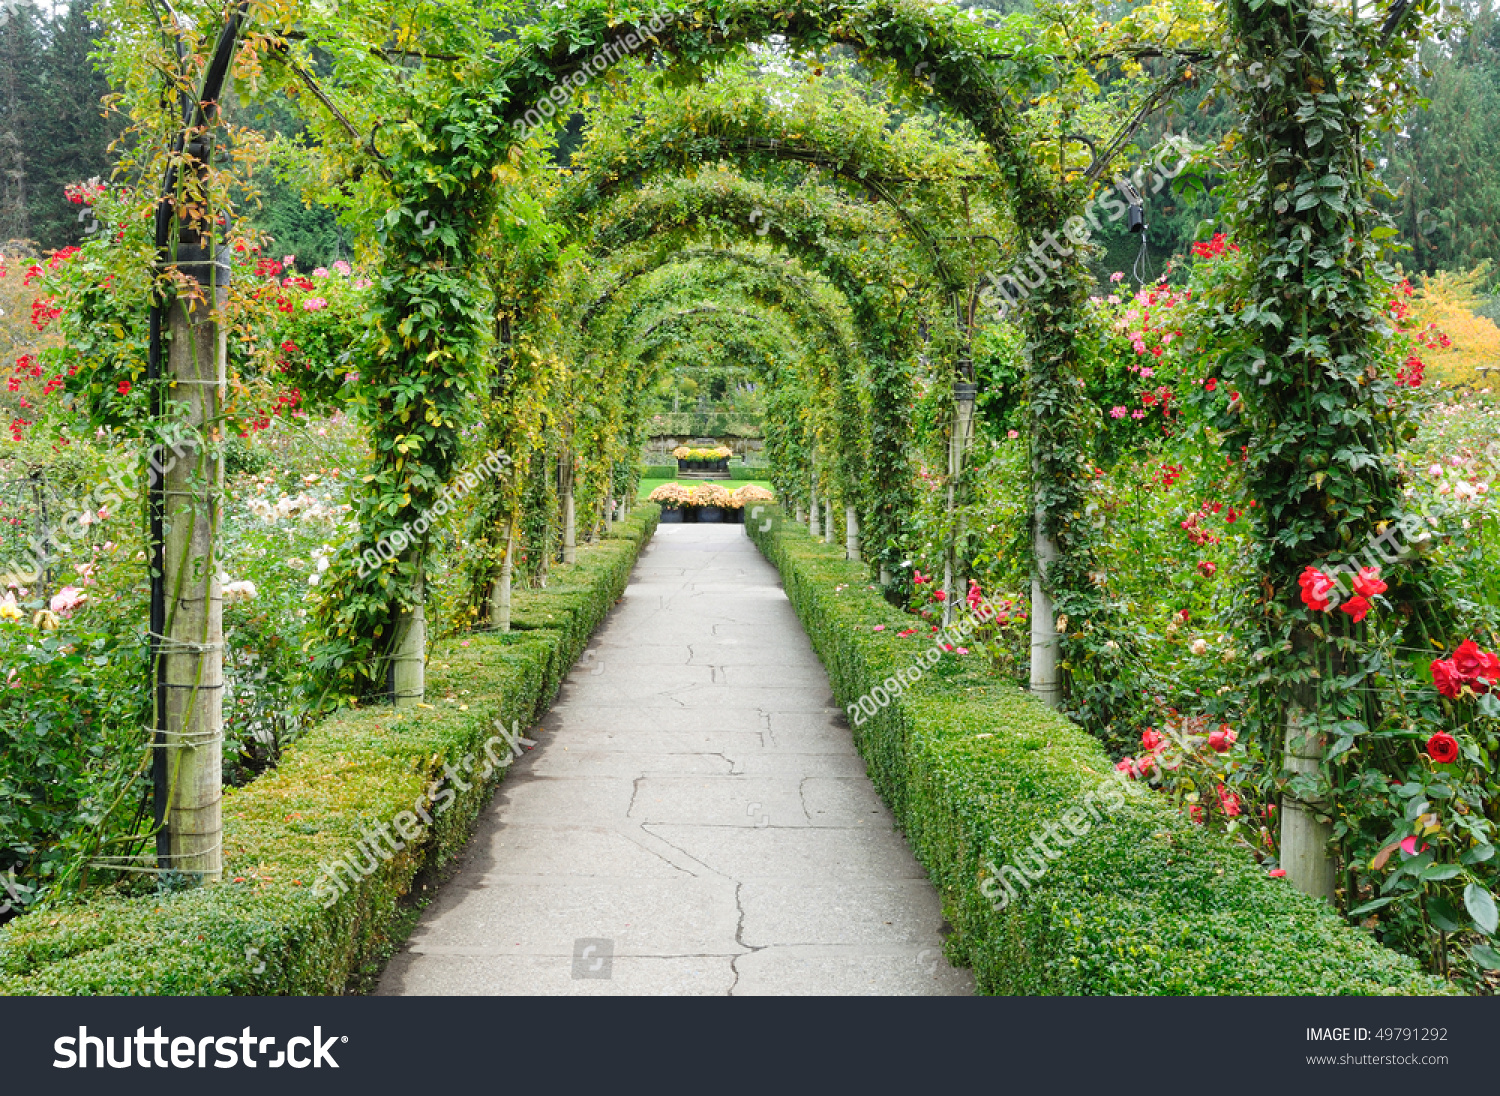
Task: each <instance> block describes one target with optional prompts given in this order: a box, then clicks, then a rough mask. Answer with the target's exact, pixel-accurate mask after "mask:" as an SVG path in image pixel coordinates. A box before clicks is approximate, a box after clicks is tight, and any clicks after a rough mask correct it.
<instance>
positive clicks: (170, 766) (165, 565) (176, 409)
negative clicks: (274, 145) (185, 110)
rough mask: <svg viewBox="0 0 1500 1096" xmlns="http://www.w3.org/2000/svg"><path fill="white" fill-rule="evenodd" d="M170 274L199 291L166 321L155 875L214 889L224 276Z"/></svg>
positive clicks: (190, 265) (199, 267)
mask: <svg viewBox="0 0 1500 1096" xmlns="http://www.w3.org/2000/svg"><path fill="white" fill-rule="evenodd" d="M188 251H189V249H188V248H187V247H182V248H179V253H178V255H179V268H180V269H182V270H183V272H184V273H186V274H188V275H189V276H190V277H192V278H194V279H195V280H197V281H198V286H197V290H196V293H195V295H194V296H192V297H189V296H187V295H186V294H184V295H183V296H180V297H179V298H178V299H177V300H176V301H175V302H173V304H172V305H171V307H170V310H169V312H168V324H169V326H168V330H169V332H170V334H171V343H170V346H169V347H168V351H167V374H166V380H167V382H168V384H167V391H166V404H167V411H168V421H169V422H179V423H181V424H182V427H183V433H182V435H181V437H180V438H179V440H178V441H177V442H176V444H175V445H174V446H173V449H174V451H175V459H173V460H172V461H170V462H169V463H168V464H167V466H166V468H165V469H164V470H163V473H164V474H163V512H164V521H163V544H162V572H163V573H162V583H163V587H164V590H165V594H166V622H165V631H164V632H163V638H162V641H161V642H160V645H159V647H158V650H159V651H160V675H161V676H160V680H161V682H162V683H163V688H162V689H160V690H159V691H158V696H159V697H160V696H164V697H165V700H164V703H165V712H163V713H159V714H161V715H164V716H165V719H162V720H159V722H158V723H157V725H158V726H160V727H162V728H164V734H163V736H162V739H161V742H162V745H161V747H160V748H162V749H164V751H165V755H166V769H167V773H166V783H167V799H166V803H165V804H164V807H165V810H164V811H163V815H162V821H163V822H164V824H165V831H164V832H165V833H166V841H165V842H161V843H159V845H158V850H159V851H162V845H165V850H164V851H165V853H166V856H165V858H164V859H165V860H166V862H165V864H163V866H164V867H167V868H170V869H173V870H175V871H179V872H184V873H190V874H193V875H197V876H199V877H201V878H203V879H206V880H215V879H218V878H219V877H220V875H221V874H222V872H223V856H222V845H223V841H222V839H223V824H222V820H221V805H222V797H223V792H222V786H221V785H222V780H223V747H224V710H223V693H224V603H223V596H222V594H221V592H220V587H219V567H218V562H217V560H216V559H215V549H216V547H217V545H216V539H217V533H218V524H219V516H220V500H221V497H222V494H223V483H224V463H223V458H222V456H221V453H222V450H221V448H220V446H219V445H218V442H220V441H221V440H222V439H220V438H219V437H217V436H216V435H217V431H218V419H219V404H220V400H221V398H222V393H223V390H224V383H225V376H224V366H225V357H226V354H225V350H226V338H225V335H224V333H222V332H221V331H220V329H219V325H218V323H217V322H216V316H215V312H216V310H217V308H219V307H223V306H224V305H225V304H226V303H227V301H228V295H229V292H228V286H227V283H228V279H229V267H228V264H227V263H224V264H223V265H220V266H217V267H216V266H214V265H213V264H211V263H210V262H208V261H207V255H206V253H203V254H202V258H201V259H199V258H198V253H196V252H194V253H193V255H194V258H195V259H197V261H192V262H184V261H182V260H183V258H184V253H185V252H188Z"/></svg>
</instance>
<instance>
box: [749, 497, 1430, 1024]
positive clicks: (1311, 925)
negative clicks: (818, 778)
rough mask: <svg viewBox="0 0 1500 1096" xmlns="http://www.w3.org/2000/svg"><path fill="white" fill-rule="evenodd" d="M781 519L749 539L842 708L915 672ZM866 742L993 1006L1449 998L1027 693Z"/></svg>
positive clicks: (923, 696)
mask: <svg viewBox="0 0 1500 1096" xmlns="http://www.w3.org/2000/svg"><path fill="white" fill-rule="evenodd" d="M769 511H770V520H769V521H766V522H761V523H755V522H752V523H748V524H747V525H746V532H747V533H748V534H749V535H750V537H751V539H752V540H753V541H754V542H755V543H756V544H757V545H758V546H759V548H760V549H761V551H762V552H763V553H764V554H765V556H766V557H767V558H768V559H769V560H770V561H771V563H772V564H774V565H775V566H776V568H777V569H778V570H779V571H780V572H781V577H782V582H783V585H784V586H785V589H786V593H787V596H788V597H789V598H790V600H791V603H792V606H793V608H794V609H795V610H796V612H797V615H798V617H799V618H800V619H801V621H802V624H803V627H804V628H805V629H806V631H807V633H808V636H809V637H810V638H811V640H812V645H813V648H814V649H815V650H816V651H817V653H818V657H819V658H820V659H821V660H822V662H823V665H824V667H825V668H826V669H827V671H828V676H829V679H830V681H831V683H832V685H833V692H834V696H835V697H836V698H837V699H838V701H839V703H840V704H841V705H843V706H845V707H847V706H848V705H850V704H853V703H855V702H856V701H857V700H858V699H859V698H860V697H861V696H864V695H867V694H869V693H870V692H871V691H872V690H873V689H874V688H875V687H876V686H877V685H882V684H883V683H884V682H886V681H887V680H888V679H890V678H892V677H894V676H895V675H897V674H898V673H901V672H903V671H909V670H910V668H911V667H912V666H913V665H915V664H916V658H917V656H918V655H919V654H920V653H921V652H922V651H923V650H924V649H925V648H928V647H929V646H930V645H929V644H926V643H922V644H921V645H920V646H918V643H919V641H918V640H914V639H911V638H901V637H899V636H897V635H896V633H897V632H898V631H899V630H901V629H903V628H905V627H908V626H910V624H911V622H912V618H911V617H909V616H906V615H904V614H902V613H901V612H900V611H899V610H896V609H894V608H892V607H891V606H890V605H889V604H887V603H886V601H885V600H884V599H883V598H882V597H881V596H880V593H879V591H878V590H877V589H876V588H875V587H873V586H871V585H869V574H868V571H867V570H866V568H865V567H864V565H862V564H857V563H848V562H845V561H844V559H843V558H842V549H841V548H837V547H834V546H830V545H825V544H823V543H822V542H821V541H815V540H814V539H813V538H811V537H809V536H808V535H807V532H806V530H805V529H803V528H802V527H801V526H800V525H798V524H797V523H794V522H791V521H789V520H787V519H786V517H785V515H784V514H782V513H781V512H780V510H779V509H777V508H769ZM876 625H884V628H883V629H882V630H881V631H879V632H876V631H875V630H874V628H875V626H876ZM948 657H954V656H948ZM853 734H854V739H855V744H856V745H857V746H858V748H859V750H860V752H861V754H862V755H863V756H864V758H865V761H866V763H867V766H868V769H869V773H870V776H871V778H872V779H873V780H874V782H875V785H876V787H877V788H878V789H879V790H880V792H881V794H882V795H883V796H884V797H885V799H886V800H887V801H888V802H889V803H890V804H891V807H892V808H893V811H894V813H895V815H896V818H897V820H898V822H899V824H900V825H901V827H902V829H903V830H904V831H905V833H906V835H907V838H908V839H909V841H910V842H911V845H912V848H913V850H914V851H915V853H916V855H917V857H918V859H919V860H921V862H922V863H923V865H925V867H926V869H927V872H928V875H929V876H930V877H931V879H932V881H933V883H934V884H936V886H937V888H938V890H939V891H940V893H941V895H942V899H943V906H944V912H945V915H946V916H947V918H948V920H949V922H950V924H951V925H952V926H953V930H954V931H953V932H952V933H951V934H950V935H949V936H948V937H947V940H946V943H945V948H946V949H947V952H948V955H949V958H950V959H952V960H953V961H954V962H956V963H959V964H962V965H965V966H970V967H972V968H973V970H974V973H975V977H976V981H977V984H978V987H979V989H980V991H981V992H983V993H989V994H1063V995H1094V994H1122V995H1130V996H1150V995H1178V994H1210V995H1249V994H1287V995H1318V996H1332V995H1346V994H1434V993H1445V992H1453V991H1451V990H1450V988H1449V987H1448V986H1447V985H1446V983H1444V982H1442V981H1440V980H1438V979H1435V978H1432V977H1429V976H1428V975H1426V974H1424V973H1422V972H1421V970H1420V968H1419V967H1418V965H1417V964H1416V963H1415V962H1414V961H1413V960H1411V959H1410V958H1408V957H1406V956H1403V955H1399V954H1397V953H1396V952H1393V951H1391V950H1389V949H1387V948H1385V947H1383V946H1382V945H1380V944H1379V943H1378V942H1377V941H1376V940H1375V939H1374V938H1373V937H1372V936H1370V935H1369V934H1368V933H1367V932H1365V931H1364V930H1362V929H1359V928H1355V927H1353V926H1350V925H1348V924H1346V923H1345V922H1344V921H1342V920H1341V919H1340V918H1339V917H1338V916H1337V914H1335V913H1334V912H1333V911H1331V910H1329V909H1328V908H1327V907H1326V906H1325V905H1323V904H1322V903H1320V902H1318V901H1316V900H1314V899H1311V898H1309V897H1307V896H1305V895H1303V894H1300V893H1298V892H1297V891H1295V890H1294V889H1293V888H1292V887H1291V886H1290V885H1288V884H1287V883H1286V882H1285V880H1282V879H1273V878H1270V877H1269V876H1268V875H1267V874H1266V872H1265V871H1264V870H1263V869H1262V868H1260V867H1259V866H1258V865H1257V864H1256V863H1255V862H1254V861H1253V859H1252V858H1250V857H1249V856H1247V855H1246V854H1245V853H1244V851H1243V850H1241V849H1237V848H1235V847H1233V846H1232V845H1231V844H1230V843H1229V842H1228V841H1227V840H1226V839H1224V838H1222V837H1221V836H1219V835H1217V834H1214V833H1210V832H1206V831H1204V830H1203V829H1202V828H1200V827H1197V826H1194V825H1192V824H1191V823H1190V822H1188V821H1187V820H1186V819H1185V818H1183V817H1182V816H1181V815H1180V814H1179V813H1178V812H1177V811H1175V810H1173V809H1172V808H1171V807H1170V806H1169V805H1168V804H1167V803H1166V802H1165V801H1164V800H1161V799H1159V798H1157V797H1156V796H1155V793H1152V792H1149V791H1147V790H1146V789H1143V788H1140V787H1137V786H1132V785H1129V784H1122V782H1121V781H1120V779H1119V778H1118V777H1117V776H1116V774H1115V773H1114V770H1113V767H1112V765H1111V762H1110V759H1109V757H1108V755H1107V754H1106V753H1105V751H1104V748H1103V747H1102V746H1101V745H1100V743H1099V742H1098V741H1097V740H1095V739H1094V738H1093V737H1092V736H1090V735H1089V734H1088V733H1087V732H1086V731H1084V730H1083V729H1081V728H1079V727H1077V726H1075V725H1074V724H1072V723H1070V722H1069V721H1068V720H1067V719H1065V718H1063V717H1062V716H1060V715H1058V714H1056V713H1055V712H1053V711H1051V710H1050V709H1048V708H1046V707H1045V706H1044V705H1042V704H1041V703H1040V702H1038V701H1036V700H1035V699H1034V698H1032V697H1030V696H1028V695H1026V694H1025V693H1024V692H1022V691H1020V690H1019V689H1016V688H1014V687H1011V686H999V685H994V686H991V685H983V686H970V687H963V688H962V689H961V691H957V690H953V689H951V688H950V689H945V688H944V687H943V686H942V684H941V683H940V682H939V681H937V680H935V679H934V675H931V674H924V676H923V677H922V678H920V679H919V680H917V681H916V682H915V683H914V684H913V685H911V686H910V687H907V688H904V689H902V690H901V691H900V695H899V696H896V697H895V698H894V699H893V700H891V702H890V703H888V704H887V705H886V706H885V707H883V708H881V709H880V710H879V711H877V712H876V714H875V715H874V716H873V717H871V718H869V719H866V720H863V721H862V723H861V726H859V727H858V728H854V729H853ZM1091 795H1092V796H1093V798H1092V799H1090V796H1091ZM1110 795H1114V796H1115V798H1116V800H1117V801H1118V802H1119V806H1118V808H1117V809H1113V810H1111V811H1109V812H1108V813H1107V815H1105V817H1104V820H1103V821H1101V822H1099V823H1098V824H1097V825H1094V826H1093V828H1092V829H1091V830H1090V831H1089V832H1088V834H1087V835H1086V836H1084V837H1082V838H1077V839H1075V843H1073V844H1072V845H1071V847H1069V848H1067V849H1064V850H1061V853H1060V855H1059V856H1058V857H1057V858H1056V860H1055V861H1053V862H1050V863H1049V866H1048V869H1047V870H1046V871H1045V873H1044V874H1042V875H1041V877H1040V878H1039V879H1036V880H1035V881H1033V882H1031V883H1030V884H1029V886H1026V887H1015V888H1014V889H1015V890H1016V892H1017V897H1016V898H1015V899H1014V900H1005V901H997V900H996V899H997V898H1000V899H1004V898H1005V892H1004V891H1002V890H1001V889H1000V888H999V887H998V886H997V884H995V883H991V882H989V879H990V878H991V877H992V876H993V875H994V874H995V873H996V872H997V871H999V870H1003V869H1004V868H1005V867H1006V866H1007V865H1014V864H1015V863H1016V860H1015V859H1014V857H1015V855H1016V854H1017V853H1020V854H1022V855H1023V856H1026V857H1027V861H1028V862H1029V863H1030V864H1031V865H1032V866H1033V867H1035V866H1036V863H1037V861H1038V860H1039V859H1040V857H1039V856H1037V857H1032V856H1030V855H1029V854H1028V853H1027V850H1029V849H1033V848H1034V842H1035V839H1036V836H1037V834H1038V833H1039V832H1040V831H1041V830H1042V829H1043V827H1045V826H1046V825H1047V824H1048V823H1051V822H1058V821H1060V820H1061V818H1062V816H1063V815H1064V813H1065V812H1067V811H1069V809H1070V808H1075V807H1083V806H1084V805H1085V802H1086V801H1088V802H1095V803H1097V802H1098V801H1099V800H1100V798H1101V797H1108V796H1110ZM1096 813H1098V812H1096ZM1075 817H1076V816H1075ZM1049 847H1052V848H1056V847H1057V843H1056V842H1055V841H1053V842H1051V844H1050V846H1049ZM1011 877H1012V878H1015V874H1014V873H1011ZM986 891H988V892H989V893H990V895H992V896H994V897H986V894H985V892H986ZM997 907H999V908H997Z"/></svg>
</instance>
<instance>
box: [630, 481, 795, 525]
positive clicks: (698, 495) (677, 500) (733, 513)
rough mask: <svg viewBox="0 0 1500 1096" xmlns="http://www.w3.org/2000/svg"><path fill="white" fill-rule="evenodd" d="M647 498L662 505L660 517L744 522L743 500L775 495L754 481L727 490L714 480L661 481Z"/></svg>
mask: <svg viewBox="0 0 1500 1096" xmlns="http://www.w3.org/2000/svg"><path fill="white" fill-rule="evenodd" d="M647 498H648V500H649V501H651V502H655V503H659V504H660V505H661V507H662V520H663V521H668V522H671V521H677V522H683V521H686V522H720V521H722V522H729V523H731V524H744V521H745V506H746V504H754V503H765V502H770V501H771V500H772V499H773V498H775V496H774V495H772V494H771V492H770V491H767V490H766V489H765V488H764V487H757V486H755V485H754V484H746V485H745V486H744V487H740V488H738V489H736V490H734V491H730V490H729V489H728V488H726V487H720V486H719V485H718V484H716V483H699V484H694V485H693V486H691V487H689V486H687V485H685V484H681V483H664V484H662V485H661V486H660V487H658V488H656V490H654V491H652V492H651V494H650V495H649V496H647Z"/></svg>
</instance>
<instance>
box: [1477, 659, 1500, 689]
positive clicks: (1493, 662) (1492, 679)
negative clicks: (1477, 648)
mask: <svg viewBox="0 0 1500 1096" xmlns="http://www.w3.org/2000/svg"><path fill="white" fill-rule="evenodd" d="M1479 663H1480V668H1479V675H1478V676H1479V678H1480V680H1482V681H1488V682H1489V683H1490V684H1491V685H1494V684H1497V683H1500V655H1497V654H1496V653H1495V652H1493V651H1484V652H1482V653H1481V654H1480V656H1479Z"/></svg>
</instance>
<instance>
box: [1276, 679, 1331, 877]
mask: <svg viewBox="0 0 1500 1096" xmlns="http://www.w3.org/2000/svg"><path fill="white" fill-rule="evenodd" d="M1310 726H1313V724H1312V723H1311V721H1309V720H1306V719H1305V718H1304V713H1303V711H1302V709H1301V708H1300V707H1299V706H1297V705H1295V704H1294V705H1293V706H1292V707H1291V708H1290V710H1289V713H1288V715H1287V722H1286V758H1285V767H1286V771H1287V773H1288V774H1292V775H1295V774H1298V773H1316V772H1317V771H1318V769H1319V767H1320V766H1321V765H1322V763H1323V738H1322V736H1321V735H1320V734H1317V733H1316V732H1314V731H1310V730H1308V728H1309V727H1310ZM1332 845H1333V823H1332V822H1319V821H1318V819H1317V804H1311V803H1304V802H1302V801H1301V800H1300V799H1298V798H1297V797H1296V796H1294V795H1292V794H1291V792H1289V791H1288V792H1283V793H1282V796H1281V866H1282V868H1283V869H1284V870H1285V871H1286V877H1287V882H1289V883H1291V884H1292V886H1294V887H1296V888H1297V889H1298V890H1299V891H1301V892H1302V893H1303V894H1310V895H1312V896H1313V897H1314V898H1322V899H1325V900H1327V901H1328V902H1330V903H1331V902H1332V901H1333V899H1334V893H1333V892H1334V886H1335V885H1336V883H1337V880H1336V879H1335V873H1334V864H1333V857H1332V856H1331V855H1330V849H1331V848H1332Z"/></svg>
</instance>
